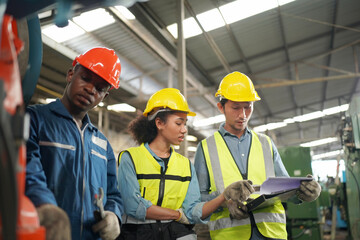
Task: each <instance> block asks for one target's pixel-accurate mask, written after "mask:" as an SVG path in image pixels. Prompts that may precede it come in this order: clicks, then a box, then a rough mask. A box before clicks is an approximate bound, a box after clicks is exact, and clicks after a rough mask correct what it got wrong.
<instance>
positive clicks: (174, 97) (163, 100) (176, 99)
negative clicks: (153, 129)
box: [143, 88, 196, 117]
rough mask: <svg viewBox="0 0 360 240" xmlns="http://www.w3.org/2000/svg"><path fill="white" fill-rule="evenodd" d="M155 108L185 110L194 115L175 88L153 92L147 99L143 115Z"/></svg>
mask: <svg viewBox="0 0 360 240" xmlns="http://www.w3.org/2000/svg"><path fill="white" fill-rule="evenodd" d="M156 108H159V109H171V110H174V111H181V112H186V113H187V114H188V115H189V116H195V115H196V113H194V112H191V111H190V109H189V106H188V104H187V102H186V99H185V97H184V96H183V95H182V94H181V92H180V91H179V90H178V89H176V88H164V89H161V90H159V91H157V92H156V93H154V94H153V95H152V96H151V97H150V99H149V100H148V102H147V104H146V108H145V110H144V112H143V115H144V116H145V117H147V116H148V115H149V113H151V111H152V110H154V109H156Z"/></svg>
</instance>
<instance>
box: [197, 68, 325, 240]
mask: <svg viewBox="0 0 360 240" xmlns="http://www.w3.org/2000/svg"><path fill="white" fill-rule="evenodd" d="M215 96H216V97H218V98H219V103H218V105H217V106H218V109H219V110H220V111H221V113H223V114H224V115H225V119H226V120H225V123H223V124H221V126H220V129H219V131H217V132H215V134H214V135H212V136H210V137H209V138H207V139H205V140H203V141H202V142H201V143H200V144H199V145H198V148H197V151H196V154H195V169H196V172H197V176H198V180H199V186H200V192H201V197H202V201H209V200H211V199H212V198H214V197H216V196H217V195H218V194H220V193H221V192H222V190H223V189H224V188H225V187H226V186H228V185H229V184H231V183H232V182H234V181H238V180H246V179H248V180H251V181H252V182H253V184H256V185H261V184H262V182H264V181H265V180H266V179H267V178H268V177H274V176H276V177H288V176H289V175H288V173H287V171H286V169H285V167H284V165H283V163H282V161H281V158H280V155H279V153H278V151H277V149H276V147H275V145H274V143H273V142H272V140H271V139H270V138H269V137H268V136H266V135H263V134H259V133H255V132H254V131H251V130H250V129H249V128H248V126H247V125H248V121H249V120H250V118H251V115H252V112H253V106H254V101H258V100H260V97H259V96H258V94H257V92H256V91H255V88H254V85H253V83H252V81H251V80H250V78H248V77H247V76H246V75H245V74H242V73H240V72H233V73H230V74H228V75H227V76H225V77H224V78H223V80H222V81H221V83H220V86H219V89H218V91H217V93H216V94H215ZM319 194H320V185H319V184H318V183H317V182H316V181H314V180H313V181H308V182H303V183H302V185H301V187H300V190H299V191H298V198H299V199H300V200H303V201H313V200H315V199H316V198H317V197H318V196H319ZM299 202H300V201H299ZM208 226H209V230H210V235H211V238H212V239H235V238H236V239H286V238H287V234H286V217H285V210H284V209H283V207H282V205H281V203H277V204H275V205H273V206H270V207H267V208H264V209H262V210H261V211H256V210H255V211H253V212H250V213H248V211H247V208H246V204H245V203H242V202H234V201H228V202H227V203H226V206H224V209H220V210H219V211H218V213H214V214H213V215H212V217H211V219H210V222H209V224H208Z"/></svg>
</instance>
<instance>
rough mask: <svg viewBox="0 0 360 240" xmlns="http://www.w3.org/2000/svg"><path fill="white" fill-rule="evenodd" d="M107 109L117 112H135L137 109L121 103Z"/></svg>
mask: <svg viewBox="0 0 360 240" xmlns="http://www.w3.org/2000/svg"><path fill="white" fill-rule="evenodd" d="M107 109H108V110H110V111H115V112H135V111H136V108H134V107H133V106H130V105H129V104H127V103H119V104H114V105H109V106H107Z"/></svg>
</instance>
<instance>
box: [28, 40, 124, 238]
mask: <svg viewBox="0 0 360 240" xmlns="http://www.w3.org/2000/svg"><path fill="white" fill-rule="evenodd" d="M120 71H121V65H120V60H119V58H118V57H117V55H116V54H115V51H114V50H112V49H108V48H104V47H97V48H92V49H90V50H88V51H87V52H85V53H84V54H82V55H80V56H78V57H76V58H75V60H74V61H73V68H71V69H69V70H68V72H67V76H66V81H67V86H66V89H65V92H64V95H63V96H62V98H61V99H57V100H56V101H55V102H52V103H50V104H46V105H34V106H30V107H28V109H27V112H28V113H29V114H30V117H31V123H30V136H29V140H28V142H27V169H26V195H27V196H28V197H29V198H30V199H31V200H32V202H33V203H34V205H35V206H36V208H37V211H38V214H39V219H40V224H41V225H44V226H45V228H46V232H47V233H46V235H47V239H70V228H71V238H72V239H74V240H77V239H99V238H101V239H106V240H108V239H109V240H110V239H115V238H116V237H117V236H118V235H119V234H120V223H121V215H122V213H123V202H122V198H121V196H120V192H119V191H118V189H117V181H116V162H115V157H114V153H113V150H112V148H111V146H110V143H109V142H108V140H107V138H106V137H105V136H104V135H103V134H102V133H101V132H100V131H99V130H98V129H97V128H96V127H95V126H94V125H93V124H92V123H91V122H90V118H89V116H88V114H87V112H88V111H89V110H91V109H92V108H94V107H95V106H97V105H98V104H99V103H100V102H101V101H102V100H103V99H104V98H105V97H106V96H107V95H108V94H109V90H110V88H112V87H114V88H118V87H119V75H120ZM100 187H101V188H103V191H104V198H103V205H104V209H105V216H104V218H103V219H100V220H99V221H96V219H95V217H94V211H96V210H98V208H97V207H96V205H95V204H94V200H95V194H99V188H100ZM69 220H70V221H69ZM69 222H70V224H71V227H70V225H69Z"/></svg>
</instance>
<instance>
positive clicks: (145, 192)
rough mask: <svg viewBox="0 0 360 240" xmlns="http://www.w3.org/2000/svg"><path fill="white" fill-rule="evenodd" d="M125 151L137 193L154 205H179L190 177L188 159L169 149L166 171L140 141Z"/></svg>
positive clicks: (172, 206) (170, 206)
mask: <svg viewBox="0 0 360 240" xmlns="http://www.w3.org/2000/svg"><path fill="white" fill-rule="evenodd" d="M126 151H127V152H129V154H130V156H131V160H132V162H133V164H134V168H135V172H136V176H137V179H138V182H139V185H140V192H141V196H142V197H143V198H145V199H147V200H149V201H151V202H152V204H154V205H157V206H161V207H165V208H171V209H174V210H176V209H179V208H181V206H182V203H183V202H184V199H185V196H186V193H187V190H188V187H189V184H190V181H191V166H190V160H189V159H187V158H186V157H184V156H182V155H181V154H178V153H176V152H175V151H174V150H172V153H171V156H170V159H169V162H168V165H167V168H166V171H163V170H162V168H161V166H160V165H159V163H158V162H157V161H156V160H155V159H154V157H153V156H152V155H151V154H150V152H149V151H148V150H147V149H146V148H145V146H144V144H141V146H139V147H133V148H129V149H127V150H126ZM121 155H122V154H120V156H119V161H120V158H121ZM125 197H126V196H125Z"/></svg>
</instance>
